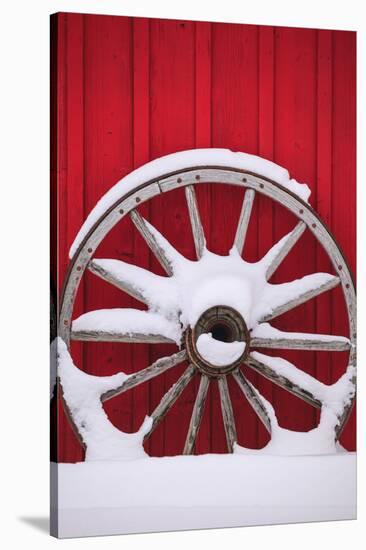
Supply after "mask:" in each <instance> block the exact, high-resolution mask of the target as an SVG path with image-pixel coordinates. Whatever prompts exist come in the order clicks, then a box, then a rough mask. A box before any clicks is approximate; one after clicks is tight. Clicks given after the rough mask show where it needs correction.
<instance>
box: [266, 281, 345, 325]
mask: <svg viewBox="0 0 366 550" xmlns="http://www.w3.org/2000/svg"><path fill="white" fill-rule="evenodd" d="M319 275H325V276H326V280H325V277H320V279H318V276H319ZM309 283H310V284H309ZM339 283H340V279H339V277H336V276H332V275H327V274H325V273H324V274H321V273H314V274H313V275H306V276H305V277H303V278H302V279H298V280H296V281H292V282H291V283H283V284H279V285H269V294H268V301H269V303H272V304H273V303H274V304H275V305H274V306H273V307H272V310H271V311H270V312H269V313H265V314H263V315H261V316H259V319H258V322H260V323H262V322H263V321H270V320H271V319H275V317H278V316H279V315H282V314H283V313H286V311H290V310H291V309H294V308H295V307H297V306H299V305H301V304H304V303H305V302H308V301H309V300H311V299H312V298H315V297H316V296H319V295H320V294H322V293H323V292H326V291H328V290H331V289H332V288H334V287H336V286H337V285H339ZM306 286H310V288H309V289H308V290H304V287H306ZM267 288H268V287H267Z"/></svg>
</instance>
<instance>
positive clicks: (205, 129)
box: [194, 22, 212, 454]
mask: <svg viewBox="0 0 366 550" xmlns="http://www.w3.org/2000/svg"><path fill="white" fill-rule="evenodd" d="M211 26H212V24H211V23H205V22H196V23H195V147H196V148H197V149H198V148H206V147H210V146H211ZM196 195H197V200H198V204H199V210H200V216H201V220H202V224H203V227H204V230H205V236H206V242H207V246H208V248H209V249H210V246H211V242H210V234H211V223H212V210H211V187H210V186H209V185H203V186H197V189H196ZM194 385H195V391H196V392H197V391H198V387H199V379H198V377H197V378H196V379H195V380H194ZM211 412H212V384H210V386H209V388H208V392H207V397H206V406H205V411H204V414H203V418H202V421H201V427H200V431H199V434H198V438H197V442H196V445H195V452H196V454H203V453H208V452H210V450H211V431H212V426H211V418H212V414H211Z"/></svg>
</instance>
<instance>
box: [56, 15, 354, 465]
mask: <svg viewBox="0 0 366 550" xmlns="http://www.w3.org/2000/svg"><path fill="white" fill-rule="evenodd" d="M52 24H53V27H54V31H53V43H52V47H53V59H54V64H55V63H56V62H57V70H56V71H54V73H53V74H54V78H53V85H54V96H55V98H56V99H57V106H56V105H55V102H54V105H53V106H54V110H53V121H54V125H53V127H54V130H53V139H54V148H53V155H52V161H53V173H54V174H57V186H58V209H59V222H58V231H59V233H58V245H59V256H58V288H59V289H60V288H61V285H62V283H63V278H64V276H65V273H66V268H67V264H68V249H69V247H70V245H71V243H72V241H73V239H74V237H75V235H76V233H77V231H78V229H79V227H80V225H81V224H82V222H83V220H84V219H85V217H86V215H87V213H88V212H89V211H90V209H91V208H92V207H93V206H94V204H95V203H96V201H97V200H98V199H99V198H100V197H101V196H102V195H103V194H104V193H105V192H106V191H107V190H108V189H109V188H110V187H111V186H112V185H113V184H114V183H115V182H116V181H117V180H119V179H120V178H122V177H123V176H124V175H126V174H128V173H129V172H130V171H131V170H132V169H133V168H135V167H137V166H140V165H141V164H144V163H145V162H147V161H149V160H151V159H154V158H156V157H159V156H161V155H164V154H167V153H171V152H175V151H179V150H183V149H189V148H195V147H228V148H231V149H233V150H239V151H246V152H248V153H253V154H259V155H261V156H263V157H265V158H268V159H270V160H274V161H275V162H277V163H278V164H281V165H283V166H285V167H286V168H288V169H289V171H290V173H291V175H292V176H293V177H295V178H296V179H297V180H298V181H305V182H307V183H308V184H309V185H310V187H311V189H312V198H311V204H312V205H313V206H314V207H315V209H316V210H317V211H318V212H319V214H320V215H321V216H322V218H323V220H324V221H325V222H326V223H327V224H328V225H329V226H330V229H331V230H332V231H333V233H334V235H335V237H336V238H337V240H338V242H339V243H340V245H341V247H342V248H343V250H344V252H345V255H346V258H347V260H348V261H349V263H350V266H351V269H352V272H353V273H355V124H356V119H355V116H356V114H355V71H356V65H355V57H356V35H355V33H352V32H340V31H323V30H320V31H319V30H312V29H291V28H281V27H276V28H274V27H262V26H254V25H236V24H220V23H195V22H191V21H168V20H159V19H155V20H153V19H151V20H148V19H133V18H127V17H112V16H99V15H98V16H95V15H79V14H58V15H57V16H54V20H53V23H52ZM56 99H55V101H56ZM54 181H55V184H56V179H55V180H54ZM198 200H199V205H200V209H201V213H202V218H203V224H204V227H205V231H206V235H207V239H208V244H209V247H210V248H211V249H212V250H213V251H215V252H217V253H227V251H228V248H229V247H230V245H231V243H232V240H233V235H234V231H235V225H236V222H237V218H238V215H239V210H240V206H241V200H242V191H241V190H239V189H224V188H223V187H222V186H216V187H215V188H212V189H211V188H210V187H209V186H202V188H200V189H199V190H198ZM142 210H143V213H144V215H145V216H147V217H148V219H149V220H150V221H152V223H153V224H154V225H156V227H157V228H158V229H159V230H161V231H162V232H163V233H164V235H165V236H166V237H167V238H168V239H170V240H171V241H172V242H173V243H174V244H175V245H176V246H177V247H178V249H179V250H180V251H181V252H182V253H184V254H186V255H187V256H188V257H190V258H193V257H194V248H193V241H192V237H191V235H190V232H189V231H187V227H188V226H187V223H188V218H187V211H186V206H185V202H184V200H183V195H182V193H180V192H176V193H174V194H168V195H164V196H163V197H157V198H156V199H154V201H153V202H152V203H151V204H149V205H144V206H143V208H142ZM293 226H294V219H293V217H292V215H290V214H289V213H288V212H286V211H285V210H284V209H283V208H282V207H281V206H277V205H273V204H272V203H271V202H270V201H269V200H266V199H262V198H261V199H260V200H258V201H257V202H256V204H255V208H254V214H253V218H252V220H251V225H250V230H249V237H248V241H247V244H248V246H247V248H246V254H247V258H248V259H249V260H250V261H254V260H256V259H258V258H259V257H260V256H261V255H263V254H264V253H265V252H266V251H267V250H268V248H269V247H270V246H271V244H272V243H273V242H274V240H275V239H279V238H280V237H281V236H282V235H283V234H284V233H285V232H287V231H289V230H290V229H291V228H292V227H293ZM96 257H110V258H119V259H123V260H125V261H127V262H134V263H137V264H138V265H141V266H144V267H149V268H151V269H153V270H155V271H156V272H160V267H159V265H158V264H157V262H156V261H155V259H154V258H152V257H151V254H150V253H149V251H148V250H147V247H146V246H145V244H144V242H143V241H142V239H141V238H140V236H139V235H137V234H136V231H134V229H133V227H132V225H131V223H130V221H129V220H123V221H122V222H121V224H120V225H119V226H118V227H116V228H114V229H113V230H112V232H111V233H110V235H109V236H108V238H107V239H106V241H105V242H104V243H102V245H101V246H100V248H99V250H98V253H97V254H96ZM329 269H330V266H329V262H328V260H327V259H326V257H325V255H324V253H323V252H322V251H321V250H320V249H319V247H318V246H316V243H315V241H314V240H313V239H312V237H311V236H310V235H306V236H304V237H303V238H302V240H301V244H300V245H298V246H297V247H296V249H295V250H294V251H293V252H292V253H291V255H290V256H289V257H288V259H287V260H286V261H285V262H284V264H283V265H282V266H281V268H280V269H279V270H278V273H277V274H276V277H275V280H276V281H285V280H288V279H293V278H295V277H298V276H302V275H304V274H306V273H310V272H313V271H316V270H318V271H322V270H323V271H324V270H329ZM118 306H119V307H126V306H127V307H128V306H129V307H131V306H132V307H141V305H140V304H138V303H137V302H136V301H134V300H133V299H132V298H129V297H128V296H124V295H123V294H122V293H121V292H118V291H117V290H116V289H114V288H112V287H109V286H108V285H107V284H106V283H103V281H100V280H98V279H97V278H96V277H94V276H92V275H91V274H86V277H85V281H84V282H83V284H82V286H81V288H80V290H79V294H78V298H77V303H76V308H75V316H76V315H79V314H80V313H82V312H84V311H88V310H91V309H97V308H108V307H118ZM277 326H278V327H279V328H283V329H290V330H294V329H298V330H304V331H316V330H318V331H322V332H334V333H339V334H344V333H346V330H347V325H346V316H345V310H344V306H343V302H342V297H341V292H340V290H339V289H336V290H334V291H332V292H331V293H328V294H326V295H325V296H321V297H319V298H318V299H317V300H315V301H314V302H311V303H308V304H306V305H303V306H301V307H300V308H298V310H295V311H293V312H291V313H288V314H286V315H283V316H282V317H281V318H280V319H279V320H278V323H277ZM72 351H73V355H74V358H75V361H76V363H77V365H78V366H79V367H80V368H82V369H84V370H86V371H87V372H89V373H92V374H113V373H115V372H117V371H119V370H124V371H125V372H128V373H129V372H133V371H135V370H138V369H141V368H143V367H145V366H147V365H148V364H149V363H151V362H152V361H153V360H154V359H156V358H157V357H159V356H162V355H163V354H166V353H170V352H172V351H173V346H150V347H148V346H142V345H141V346H138V345H127V344H126V345H124V344H120V345H116V344H107V343H106V344H88V345H84V346H83V345H82V344H79V343H78V344H73V346H72ZM282 355H283V356H285V357H287V358H289V359H290V360H291V361H293V362H295V363H296V364H297V366H299V367H300V368H302V369H303V370H304V371H306V372H308V373H311V374H313V375H316V376H317V377H318V378H319V379H321V380H323V381H324V382H327V383H330V382H333V381H335V380H336V379H337V377H338V376H339V375H340V373H342V372H343V371H344V369H345V365H346V355H345V354H343V353H340V354H333V355H331V354H328V353H326V352H319V353H312V352H301V353H295V352H291V353H290V352H288V353H283V354H282ZM183 368H184V367H183V366H181V367H177V368H176V369H175V370H174V369H173V370H172V371H170V372H168V373H166V374H165V375H163V376H162V377H160V378H158V379H155V380H153V381H151V382H150V383H148V384H145V385H142V386H141V387H140V388H137V389H135V390H134V391H132V392H129V393H127V394H126V395H123V396H120V397H118V398H117V399H114V400H111V401H110V402H108V404H107V405H106V410H107V412H108V415H109V416H110V418H111V420H112V422H114V423H115V424H116V425H117V426H118V427H120V428H121V429H123V430H126V431H135V430H136V429H137V428H138V426H139V425H140V423H141V421H142V419H143V417H144V415H145V414H146V413H148V412H150V411H151V410H152V409H153V407H154V406H155V405H156V404H157V402H158V401H159V400H160V398H161V397H162V395H163V393H164V392H165V391H166V390H167V388H168V387H169V386H170V385H171V384H172V383H173V382H174V381H175V380H176V379H177V377H178V375H179V373H180V372H181V371H182V370H183ZM249 377H250V379H251V380H252V381H254V382H256V383H257V384H258V387H259V389H260V391H261V392H263V394H264V395H265V396H266V397H267V398H269V399H270V400H271V401H272V402H273V403H274V405H275V407H276V409H277V412H278V417H279V420H280V423H281V424H282V425H283V426H285V427H287V428H290V429H297V430H308V429H310V428H312V427H313V426H314V425H315V422H316V420H317V414H316V413H315V412H314V410H313V409H312V408H311V407H310V406H308V405H307V404H305V403H302V402H301V401H299V400H298V399H296V398H295V397H293V396H291V395H289V394H286V393H285V392H284V391H283V390H281V389H279V388H277V387H273V386H272V385H271V383H270V382H268V381H266V380H263V379H260V378H259V376H258V375H254V376H253V375H249ZM196 389H197V382H196V381H195V382H193V383H191V384H190V386H188V388H187V389H186V390H185V392H184V393H183V395H182V397H181V398H180V400H179V401H178V402H177V403H176V405H175V406H174V407H173V409H172V410H171V413H170V414H169V415H168V416H167V418H166V420H165V421H164V422H163V423H162V424H161V425H160V426H159V427H158V429H157V430H156V432H155V433H154V434H153V436H152V438H151V441H150V443H149V444H148V447H147V448H148V450H149V452H150V453H151V454H153V455H162V454H177V453H180V452H181V450H182V447H183V444H184V439H185V434H186V431H187V427H188V422H189V418H190V415H191V411H192V406H193V402H194V397H195V390H196ZM230 392H231V395H232V400H233V406H234V411H235V414H236V415H237V429H238V436H239V443H241V444H243V445H247V446H252V447H258V446H261V445H263V444H264V443H265V442H266V440H267V436H266V433H265V432H264V429H263V428H262V426H261V424H260V423H259V422H258V421H257V419H256V417H255V415H254V413H253V412H252V410H251V409H250V407H249V406H248V405H247V403H246V402H245V400H244V398H243V396H242V395H241V394H240V393H239V390H238V389H237V387H235V386H234V385H233V384H231V383H230ZM58 429H59V432H58V449H59V451H58V458H59V460H60V461H76V460H81V459H82V450H81V448H80V447H79V445H78V443H77V442H76V440H75V438H74V436H73V434H72V431H71V429H70V427H69V425H68V423H67V420H66V418H65V416H64V414H63V411H62V409H61V407H59V417H58ZM342 443H343V444H344V445H345V446H346V447H347V448H348V449H354V448H355V415H354V412H353V414H352V417H351V420H350V422H349V423H348V425H347V428H346V429H345V431H344V434H343V436H342ZM197 448H198V451H199V452H210V451H212V452H224V451H225V450H226V447H225V437H224V431H223V423H222V419H221V413H220V407H219V401H218V391H217V387H216V386H215V385H212V387H211V388H210V391H209V398H208V406H207V408H206V411H205V416H204V420H203V424H202V428H201V431H200V435H199V441H198V445H197Z"/></svg>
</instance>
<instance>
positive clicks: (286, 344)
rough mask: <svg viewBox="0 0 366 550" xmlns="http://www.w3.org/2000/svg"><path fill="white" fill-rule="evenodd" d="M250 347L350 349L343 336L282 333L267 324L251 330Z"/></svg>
mask: <svg viewBox="0 0 366 550" xmlns="http://www.w3.org/2000/svg"><path fill="white" fill-rule="evenodd" d="M250 347H251V348H269V349H301V350H309V351H347V350H349V349H350V348H351V343H350V341H349V339H348V338H345V337H344V336H332V335H330V334H308V333H303V332H283V331H281V330H278V329H276V328H274V327H272V326H271V325H270V324H268V323H263V324H261V325H258V326H257V327H256V328H255V329H254V330H253V332H252V339H251V342H250Z"/></svg>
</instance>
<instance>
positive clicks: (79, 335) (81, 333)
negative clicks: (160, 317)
mask: <svg viewBox="0 0 366 550" xmlns="http://www.w3.org/2000/svg"><path fill="white" fill-rule="evenodd" d="M71 340H77V341H80V342H116V343H117V342H118V343H126V344H174V343H175V342H174V340H171V339H170V338H167V337H166V336H163V335H162V334H142V333H139V332H109V331H108V330H72V331H71Z"/></svg>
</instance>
